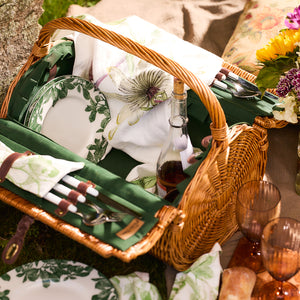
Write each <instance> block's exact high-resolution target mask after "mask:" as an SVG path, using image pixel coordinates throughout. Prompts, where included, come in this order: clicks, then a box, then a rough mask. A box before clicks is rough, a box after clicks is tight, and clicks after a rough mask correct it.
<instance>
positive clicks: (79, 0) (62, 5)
mask: <svg viewBox="0 0 300 300" xmlns="http://www.w3.org/2000/svg"><path fill="white" fill-rule="evenodd" d="M99 1H100V0H92V1H86V0H64V1H61V0H44V4H43V9H44V13H43V15H42V16H41V18H40V20H39V23H40V24H41V25H42V26H44V25H45V24H46V23H48V22H49V21H51V20H53V19H57V18H60V17H64V16H65V15H66V13H67V11H68V8H69V6H70V5H71V4H78V5H80V6H93V5H95V4H96V3H98V2H99Z"/></svg>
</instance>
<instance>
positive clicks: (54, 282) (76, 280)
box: [0, 259, 118, 300]
mask: <svg viewBox="0 0 300 300" xmlns="http://www.w3.org/2000/svg"><path fill="white" fill-rule="evenodd" d="M0 298H1V299H7V300H22V299H26V300H27V299H30V300H41V299H42V300H53V299H55V300H88V299H89V300H90V299H93V300H100V299H101V300H105V299H107V300H108V299H109V300H117V299H118V295H117V291H116V289H115V288H114V286H113V285H112V284H111V282H110V281H109V280H108V279H107V278H106V277H105V276H104V275H103V274H101V273H100V272H98V271H97V270H95V269H93V268H92V267H90V266H87V265H85V264H82V263H80V262H74V261H68V260H54V259H50V260H41V261H36V262H32V263H27V264H25V265H22V266H19V267H17V268H15V269H13V270H11V271H9V272H8V273H6V274H4V275H2V276H1V277H0Z"/></svg>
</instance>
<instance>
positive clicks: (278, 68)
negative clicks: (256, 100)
mask: <svg viewBox="0 0 300 300" xmlns="http://www.w3.org/2000/svg"><path fill="white" fill-rule="evenodd" d="M298 51H299V47H296V49H295V50H294V51H293V52H291V53H287V54H286V55H284V56H283V55H280V56H278V57H277V58H276V59H274V60H270V61H266V62H264V63H263V65H264V66H263V68H262V69H261V70H260V71H259V74H258V75H257V78H256V80H255V83H256V85H257V87H258V88H259V89H260V91H261V92H262V93H264V92H265V90H266V89H268V88H270V89H274V88H276V87H277V84H278V81H279V79H280V76H282V75H284V73H285V72H287V71H288V70H290V69H291V68H295V67H296V65H295V61H296V60H297V52H298Z"/></svg>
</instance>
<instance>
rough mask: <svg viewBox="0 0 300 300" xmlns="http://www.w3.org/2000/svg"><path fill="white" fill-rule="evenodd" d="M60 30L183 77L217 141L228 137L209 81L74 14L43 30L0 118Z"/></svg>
mask: <svg viewBox="0 0 300 300" xmlns="http://www.w3.org/2000/svg"><path fill="white" fill-rule="evenodd" d="M57 29H67V30H74V31H78V32H81V33H84V34H87V35H89V36H91V37H93V38H97V39H99V40H101V41H104V42H107V43H109V44H111V45H113V46H115V47H117V48H119V49H122V50H124V51H126V52H128V53H130V54H133V55H135V56H137V57H139V58H141V59H143V60H145V61H147V62H148V63H151V64H153V65H154V66H156V67H158V68H160V69H162V70H164V71H166V72H167V73H169V74H171V75H173V76H174V77H177V78H179V79H181V80H182V81H183V82H184V83H185V84H187V85H188V86H189V87H190V88H191V89H192V90H193V91H194V92H195V93H196V94H197V95H198V96H199V97H200V99H201V101H202V102H203V104H204V106H205V107H206V109H207V111H208V113H209V115H210V118H211V120H212V124H211V130H212V136H213V138H214V140H216V141H224V140H227V136H228V131H227V129H228V127H227V124H226V118H225V114H224V111H223V109H222V107H221V105H220V103H219V102H218V100H217V98H216V96H215V95H214V93H213V92H212V91H211V90H210V88H209V87H208V85H207V84H205V83H203V82H202V81H201V80H200V79H199V78H198V77H196V76H195V75H194V74H193V73H192V72H190V71H188V70H187V69H186V68H184V67H182V66H180V65H179V64H178V63H176V62H175V61H173V60H171V59H169V58H167V57H165V56H163V55H161V54H159V53H157V52H155V51H153V50H151V49H149V48H147V47H145V46H143V45H140V44H138V43H136V42H134V41H132V40H131V39H129V38H126V37H124V36H122V35H120V34H117V33H115V32H113V31H110V30H107V29H105V28H102V27H99V26H97V25H95V24H93V23H90V22H87V21H85V20H80V19H77V18H71V17H62V18H59V19H55V20H53V21H50V22H48V23H47V24H46V25H45V26H44V27H43V28H42V29H41V31H40V35H39V38H38V40H37V41H36V43H35V44H34V46H33V49H32V53H31V55H30V57H29V59H28V61H27V63H26V64H25V65H24V66H23V68H22V69H21V70H20V72H19V74H18V75H17V77H16V78H15V80H14V81H13V82H12V84H11V86H10V88H9V91H8V93H7V95H6V98H5V99H4V102H3V105H2V108H1V113H0V117H3V116H4V117H5V116H6V114H7V110H8V104H9V99H10V96H11V93H12V90H13V88H14V87H15V85H16V83H17V81H18V80H19V79H20V78H21V76H22V75H23V74H24V72H25V71H26V70H27V69H28V68H29V67H30V65H31V64H32V63H34V62H35V61H36V60H37V59H39V58H41V57H43V56H45V55H46V54H47V53H48V50H49V49H48V48H49V47H48V46H49V43H50V38H51V36H52V34H53V33H54V32H55V30H57Z"/></svg>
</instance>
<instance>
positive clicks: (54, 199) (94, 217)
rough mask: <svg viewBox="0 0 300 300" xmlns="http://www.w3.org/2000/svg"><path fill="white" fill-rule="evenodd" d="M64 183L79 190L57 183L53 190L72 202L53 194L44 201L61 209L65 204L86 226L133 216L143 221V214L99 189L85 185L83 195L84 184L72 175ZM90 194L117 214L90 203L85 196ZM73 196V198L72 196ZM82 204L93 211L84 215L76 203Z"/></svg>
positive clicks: (64, 179) (63, 179)
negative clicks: (81, 189) (82, 187)
mask: <svg viewBox="0 0 300 300" xmlns="http://www.w3.org/2000/svg"><path fill="white" fill-rule="evenodd" d="M62 181H63V182H65V183H67V184H68V185H70V186H72V187H74V188H76V189H77V190H76V191H75V190H72V189H70V188H69V187H67V186H65V185H63V184H61V183H57V184H56V185H55V186H54V187H53V190H54V191H56V192H58V193H60V194H62V195H64V196H67V197H66V198H67V199H70V198H71V197H72V199H73V201H72V200H66V199H64V198H61V197H59V196H57V195H56V194H54V193H52V192H48V193H47V194H46V195H45V196H44V199H45V200H47V201H49V202H51V203H53V204H55V205H57V206H58V207H60V205H62V204H63V203H64V204H65V206H66V210H67V211H69V212H71V213H73V214H77V215H79V216H80V217H81V218H82V221H83V223H84V224H85V225H87V226H96V225H100V224H103V223H106V222H120V221H122V220H123V218H124V217H126V216H128V215H131V216H133V217H135V218H138V219H141V218H142V216H141V214H139V213H137V212H136V211H134V210H132V209H130V208H128V207H127V206H124V205H122V204H120V203H119V202H117V201H115V200H113V199H111V198H109V197H107V196H106V195H104V194H101V193H100V192H99V191H98V190H97V189H95V188H94V187H92V186H91V185H88V184H85V188H84V191H83V192H82V193H81V192H80V188H79V187H80V184H82V183H81V182H80V181H79V180H78V179H76V178H75V177H72V176H70V175H65V176H64V177H63V178H62ZM85 193H86V194H89V195H91V196H93V197H94V198H95V199H98V200H100V201H101V202H102V203H104V204H106V205H108V206H110V207H112V208H114V209H116V210H118V211H117V212H115V211H111V210H104V209H103V208H101V207H99V206H98V205H97V204H95V203H94V202H92V201H89V200H88V199H87V198H86V197H85V196H84V195H83V194H85ZM71 195H72V196H71ZM77 202H80V203H83V204H85V205H87V206H88V207H90V208H91V209H92V211H90V212H85V213H83V212H82V211H79V210H78V208H77V206H76V203H77Z"/></svg>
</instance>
